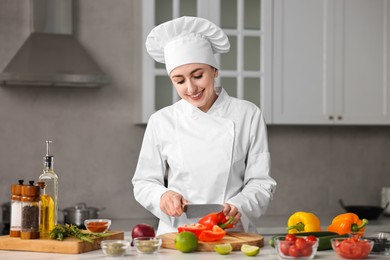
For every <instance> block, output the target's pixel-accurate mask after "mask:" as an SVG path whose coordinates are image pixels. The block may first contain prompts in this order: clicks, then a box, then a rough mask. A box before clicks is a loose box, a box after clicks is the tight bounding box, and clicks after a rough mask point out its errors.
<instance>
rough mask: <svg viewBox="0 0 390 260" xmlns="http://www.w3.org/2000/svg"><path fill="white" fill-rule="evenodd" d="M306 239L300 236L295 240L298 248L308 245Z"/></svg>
mask: <svg viewBox="0 0 390 260" xmlns="http://www.w3.org/2000/svg"><path fill="white" fill-rule="evenodd" d="M306 244H307V243H306V239H304V238H303V237H298V238H297V239H296V240H295V246H296V247H297V248H298V249H303V248H305V247H306Z"/></svg>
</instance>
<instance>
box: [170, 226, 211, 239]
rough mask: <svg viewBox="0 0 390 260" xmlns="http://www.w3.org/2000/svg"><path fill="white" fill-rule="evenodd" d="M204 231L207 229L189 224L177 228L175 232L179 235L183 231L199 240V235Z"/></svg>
mask: <svg viewBox="0 0 390 260" xmlns="http://www.w3.org/2000/svg"><path fill="white" fill-rule="evenodd" d="M206 229H207V228H206V226H204V225H202V224H199V223H196V224H189V225H187V224H184V225H183V226H180V227H178V229H177V230H178V232H179V233H181V232H184V231H189V232H192V233H194V234H195V236H196V237H197V238H199V236H200V234H201V233H202V232H203V231H204V230H206Z"/></svg>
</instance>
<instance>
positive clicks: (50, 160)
mask: <svg viewBox="0 0 390 260" xmlns="http://www.w3.org/2000/svg"><path fill="white" fill-rule="evenodd" d="M51 143H52V142H51V141H46V155H45V156H44V157H43V173H42V174H41V175H40V176H39V182H44V190H43V194H42V196H41V201H42V202H41V204H42V205H41V206H42V208H43V209H42V212H41V213H43V215H44V216H43V220H42V230H41V232H42V236H43V237H45V236H48V235H49V234H50V231H51V230H52V229H53V228H54V226H55V225H56V224H57V218H58V176H57V174H56V173H55V172H54V167H53V164H54V157H53V155H52V154H51V153H50V144H51Z"/></svg>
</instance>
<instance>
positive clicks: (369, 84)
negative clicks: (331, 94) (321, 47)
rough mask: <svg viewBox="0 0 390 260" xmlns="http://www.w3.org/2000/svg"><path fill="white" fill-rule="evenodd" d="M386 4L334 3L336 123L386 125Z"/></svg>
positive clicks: (384, 0)
mask: <svg viewBox="0 0 390 260" xmlns="http://www.w3.org/2000/svg"><path fill="white" fill-rule="evenodd" d="M389 4H390V1H388V0H345V1H340V2H338V7H337V8H336V21H337V26H336V27H335V36H336V37H335V38H336V41H335V45H336V50H338V52H337V53H335V70H334V75H335V82H334V84H335V89H336V93H335V99H336V100H335V116H336V121H337V123H338V124H390V114H389V112H390V110H389V109H390V108H389V103H390V102H389V101H390V99H389V94H390V93H389V82H388V76H389V75H390V74H389V67H388V66H389V53H388V52H389V46H390V43H389V35H390V34H389V32H390V31H389V29H390V20H389V18H390V17H388V15H389V14H390V12H389Z"/></svg>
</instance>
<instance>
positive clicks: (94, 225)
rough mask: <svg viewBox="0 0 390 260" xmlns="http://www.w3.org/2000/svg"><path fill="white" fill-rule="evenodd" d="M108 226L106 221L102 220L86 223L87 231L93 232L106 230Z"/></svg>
mask: <svg viewBox="0 0 390 260" xmlns="http://www.w3.org/2000/svg"><path fill="white" fill-rule="evenodd" d="M107 227H108V222H106V221H102V222H90V223H88V224H87V228H88V229H89V231H91V232H93V233H101V232H104V231H106V229H107Z"/></svg>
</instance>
